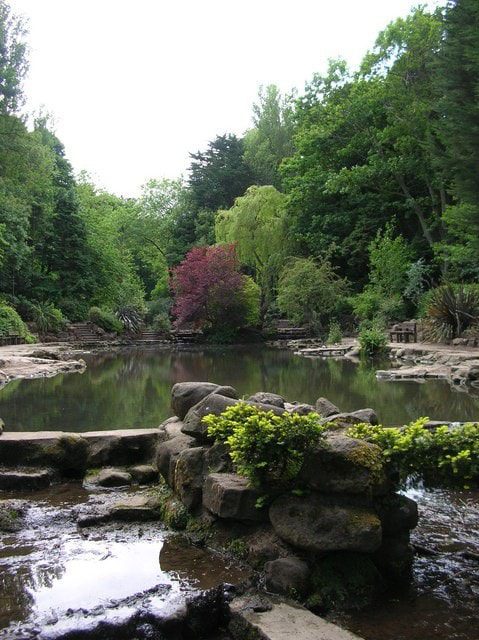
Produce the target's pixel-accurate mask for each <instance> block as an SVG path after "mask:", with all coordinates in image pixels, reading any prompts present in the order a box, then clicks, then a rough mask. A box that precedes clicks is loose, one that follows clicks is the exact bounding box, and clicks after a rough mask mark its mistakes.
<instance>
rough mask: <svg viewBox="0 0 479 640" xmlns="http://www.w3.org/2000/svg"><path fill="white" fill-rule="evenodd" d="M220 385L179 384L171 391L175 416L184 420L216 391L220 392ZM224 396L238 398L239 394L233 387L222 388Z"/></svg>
mask: <svg viewBox="0 0 479 640" xmlns="http://www.w3.org/2000/svg"><path fill="white" fill-rule="evenodd" d="M219 389H220V385H218V384H214V383H213V382H178V383H176V384H175V385H173V387H172V389H171V407H172V409H173V411H174V412H175V414H176V415H177V416H178V418H180V420H183V419H184V418H185V416H186V414H187V413H188V411H189V410H190V409H191V408H192V407H194V406H195V404H198V402H200V400H203V398H206V396H209V395H210V394H211V393H213V392H214V391H218V390H219ZM221 393H222V395H224V396H229V397H231V398H236V399H237V398H238V393H237V391H236V390H235V389H233V387H221Z"/></svg>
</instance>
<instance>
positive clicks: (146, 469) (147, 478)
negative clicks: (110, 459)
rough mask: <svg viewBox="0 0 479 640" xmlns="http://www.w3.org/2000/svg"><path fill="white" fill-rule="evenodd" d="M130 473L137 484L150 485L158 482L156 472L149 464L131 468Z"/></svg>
mask: <svg viewBox="0 0 479 640" xmlns="http://www.w3.org/2000/svg"><path fill="white" fill-rule="evenodd" d="M130 473H131V475H132V477H133V480H134V481H135V482H138V484H151V483H153V482H156V481H157V480H158V470H157V469H155V467H154V466H153V465H151V464H139V465H137V466H136V467H131V469H130Z"/></svg>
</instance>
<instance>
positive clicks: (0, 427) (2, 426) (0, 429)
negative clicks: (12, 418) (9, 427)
mask: <svg viewBox="0 0 479 640" xmlns="http://www.w3.org/2000/svg"><path fill="white" fill-rule="evenodd" d="M4 429H5V423H4V421H3V420H2V419H1V418H0V436H1V435H2V433H3V431H4Z"/></svg>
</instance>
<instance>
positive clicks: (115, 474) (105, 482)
mask: <svg viewBox="0 0 479 640" xmlns="http://www.w3.org/2000/svg"><path fill="white" fill-rule="evenodd" d="M96 484H98V485H99V486H100V487H124V486H126V485H129V484H131V474H129V473H127V472H126V471H121V470H120V469H102V470H101V471H100V473H99V474H98V476H97V478H96Z"/></svg>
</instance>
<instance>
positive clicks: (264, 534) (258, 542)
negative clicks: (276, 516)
mask: <svg viewBox="0 0 479 640" xmlns="http://www.w3.org/2000/svg"><path fill="white" fill-rule="evenodd" d="M244 542H245V545H246V548H247V558H248V562H249V563H250V564H251V565H253V566H255V567H262V566H263V565H264V564H265V563H266V562H268V561H270V560H277V559H278V558H285V557H286V556H290V555H291V554H292V553H294V552H293V550H292V549H291V547H289V545H287V544H286V543H285V542H284V541H283V540H281V539H280V538H279V537H278V536H277V535H276V533H275V532H274V530H273V527H272V526H271V524H269V523H268V524H265V525H263V526H260V527H256V528H255V530H254V532H253V533H252V534H250V535H248V536H246V537H245V538H244Z"/></svg>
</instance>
